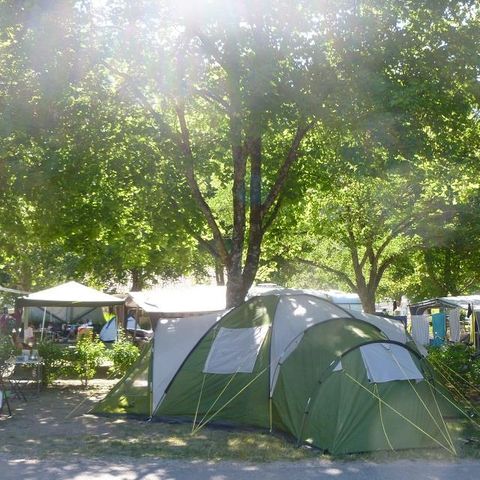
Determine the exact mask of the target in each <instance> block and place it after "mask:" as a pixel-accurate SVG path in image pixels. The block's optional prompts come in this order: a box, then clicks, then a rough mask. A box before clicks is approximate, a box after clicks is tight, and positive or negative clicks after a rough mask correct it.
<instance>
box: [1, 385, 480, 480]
mask: <svg viewBox="0 0 480 480" xmlns="http://www.w3.org/2000/svg"><path fill="white" fill-rule="evenodd" d="M113 383H114V382H113V381H107V380H98V381H95V382H93V384H92V386H91V387H90V388H89V389H88V390H84V389H81V388H80V387H79V385H75V384H73V386H72V383H71V382H70V383H68V384H65V385H62V383H59V384H57V386H56V387H55V388H49V389H46V390H44V391H42V392H41V394H40V395H38V396H29V398H28V402H27V403H24V402H21V401H19V400H14V399H12V406H13V407H14V415H13V416H12V418H7V417H6V416H5V415H1V416H0V480H154V479H155V480H167V479H168V480H191V479H196V480H197V479H198V480H230V479H232V480H233V479H235V480H254V479H261V480H269V479H279V480H296V479H299V480H300V479H301V480H309V479H314V478H325V479H326V478H342V479H353V478H355V479H360V480H362V479H365V480H377V479H382V480H383V479H389V480H397V479H398V480H404V479H412V480H423V479H425V480H447V479H448V480H451V479H456V480H463V479H465V480H474V479H476V478H480V460H469V459H451V460H437V461H434V460H431V459H425V460H422V459H421V458H420V459H418V458H417V459H416V460H396V461H390V462H381V461H378V462H373V461H349V462H347V461H345V462H341V461H338V462H337V461H329V460H325V459H319V460H301V461H295V462H271V463H253V462H245V463H242V462H235V461H220V462H208V461H202V460H188V459H184V460H180V459H179V460H170V459H159V458H152V457H149V458H120V457H117V458H115V457H106V458H98V456H95V455H89V453H91V452H88V451H85V452H84V451H83V450H82V448H83V446H81V447H80V449H79V448H78V446H79V445H83V444H82V442H84V443H85V438H87V439H88V437H89V436H94V437H95V438H105V439H106V441H108V442H109V441H110V439H111V438H115V437H116V438H118V437H119V436H122V435H125V429H127V432H129V431H130V430H132V429H136V430H138V429H144V428H147V427H146V424H145V422H136V424H135V425H130V424H128V423H126V422H125V421H124V420H118V419H114V418H101V419H99V418H97V417H95V416H92V415H88V414H86V413H87V412H88V410H89V409H90V408H91V406H92V405H93V404H94V403H95V402H96V401H97V400H98V399H99V398H101V397H102V396H103V395H104V394H105V392H106V391H108V389H109V388H110V387H111V386H112V385H113ZM132 431H133V430H132ZM72 445H75V446H76V448H75V450H74V453H72V451H73V449H72ZM85 445H88V442H87V443H85ZM52 446H53V447H52Z"/></svg>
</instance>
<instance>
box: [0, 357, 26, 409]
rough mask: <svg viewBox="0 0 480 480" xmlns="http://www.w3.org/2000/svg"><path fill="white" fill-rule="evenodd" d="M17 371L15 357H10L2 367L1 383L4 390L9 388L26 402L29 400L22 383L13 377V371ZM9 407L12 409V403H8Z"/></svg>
mask: <svg viewBox="0 0 480 480" xmlns="http://www.w3.org/2000/svg"><path fill="white" fill-rule="evenodd" d="M14 371H15V357H10V358H9V359H8V360H7V361H5V363H4V364H3V365H2V366H1V367H0V385H1V388H2V391H3V392H6V391H7V388H8V389H10V390H11V391H12V392H13V393H14V394H15V396H16V397H17V398H18V399H20V400H23V401H24V402H26V401H27V397H25V394H24V393H23V391H22V389H21V387H20V383H19V382H18V381H17V380H16V379H14V378H12V375H13V372H14ZM7 405H8V409H9V410H10V405H9V404H8V401H7Z"/></svg>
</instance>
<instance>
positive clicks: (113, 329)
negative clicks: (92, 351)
mask: <svg viewBox="0 0 480 480" xmlns="http://www.w3.org/2000/svg"><path fill="white" fill-rule="evenodd" d="M117 333H118V330H117V319H116V317H114V318H112V319H110V320H109V321H108V322H107V323H106V324H105V325H104V326H103V328H102V330H100V340H101V341H102V342H114V341H115V340H116V339H117Z"/></svg>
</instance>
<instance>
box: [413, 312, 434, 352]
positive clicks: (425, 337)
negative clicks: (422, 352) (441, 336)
mask: <svg viewBox="0 0 480 480" xmlns="http://www.w3.org/2000/svg"><path fill="white" fill-rule="evenodd" d="M412 337H413V339H414V340H415V343H418V344H419V345H428V344H429V341H430V335H429V322H428V317H427V316H426V315H412Z"/></svg>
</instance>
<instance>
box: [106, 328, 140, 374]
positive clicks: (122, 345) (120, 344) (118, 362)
mask: <svg viewBox="0 0 480 480" xmlns="http://www.w3.org/2000/svg"><path fill="white" fill-rule="evenodd" d="M107 355H108V358H109V359H110V360H111V361H112V362H113V365H112V366H111V367H110V369H109V373H110V374H111V375H112V376H113V377H122V376H123V375H125V373H126V372H127V370H128V369H129V368H130V367H131V366H132V365H133V363H134V362H135V361H136V360H137V358H138V357H139V355H140V350H139V348H138V347H137V346H136V345H134V344H133V343H132V342H131V341H130V340H128V339H127V338H126V336H125V333H124V332H123V330H122V332H121V333H120V336H119V338H118V339H117V341H116V342H115V343H114V344H113V346H112V348H111V349H109V350H108V351H107Z"/></svg>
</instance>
